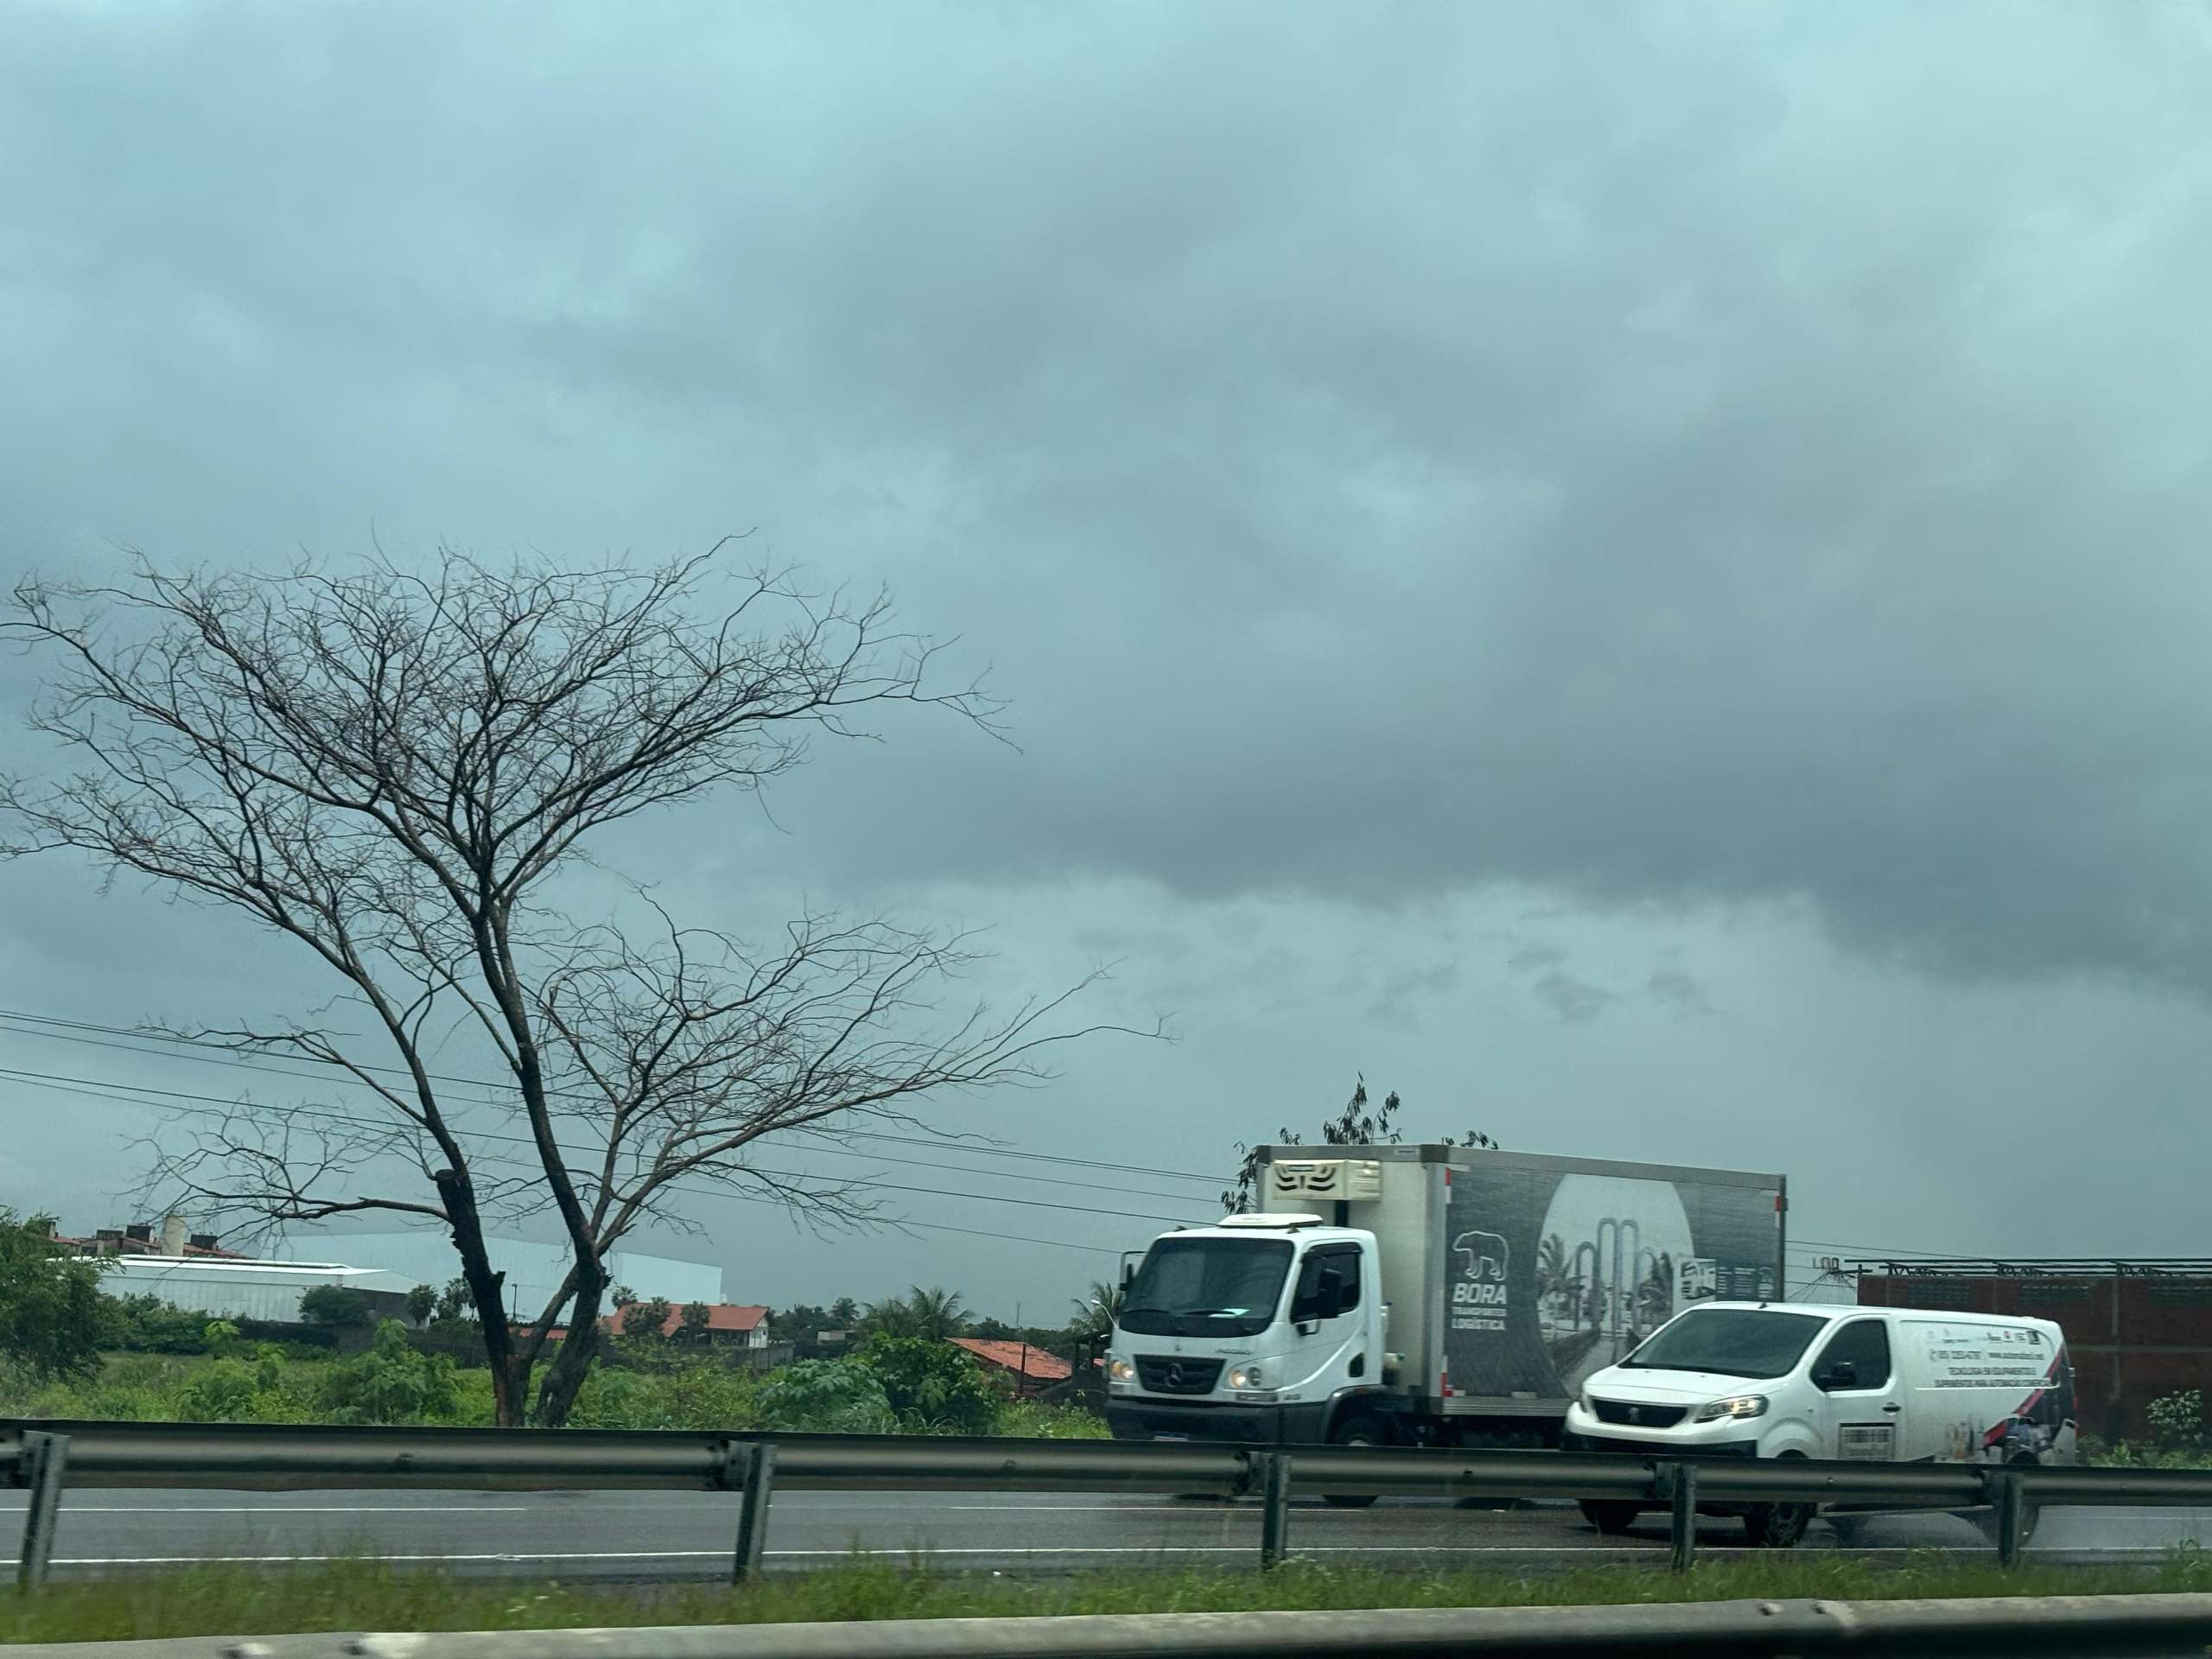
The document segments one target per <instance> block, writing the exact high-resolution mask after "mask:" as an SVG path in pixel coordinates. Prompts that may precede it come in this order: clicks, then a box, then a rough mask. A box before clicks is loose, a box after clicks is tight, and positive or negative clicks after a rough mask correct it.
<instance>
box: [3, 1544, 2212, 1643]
mask: <svg viewBox="0 0 2212 1659" xmlns="http://www.w3.org/2000/svg"><path fill="white" fill-rule="evenodd" d="M2139 1591H2197V1592H2207V1591H2212V1557H2208V1556H2204V1555H2200V1554H2198V1553H2196V1552H2195V1551H2189V1550H2185V1551H2182V1552H2179V1553H2177V1554H2175V1555H2174V1556H2173V1557H2172V1558H2171V1559H2170V1560H2167V1561H2166V1562H2165V1563H2164V1564H2163V1565H2160V1566H2158V1567H2143V1568H2113V1567H2098V1568H2064V1567H2026V1568H2023V1569H2020V1570H2018V1571H2016V1572H2011V1573H2007V1572H2005V1571H2004V1570H2003V1569H2001V1568H1999V1567H1996V1566H1994V1565H1980V1564H1961V1563H1958V1562H1956V1561H1955V1560H1946V1559H1943V1558H1941V1557H1936V1556H1930V1557H1929V1558H1927V1559H1924V1560H1922V1559H1910V1560H1906V1561H1905V1562H1904V1563H1903V1564H1901V1565H1878V1564H1875V1563H1872V1562H1867V1561H1863V1560H1811V1559H1808V1558H1805V1557H1802V1556H1801V1557H1794V1558H1793V1557H1789V1556H1777V1557H1772V1558H1762V1559H1758V1560H1745V1561H1719V1562H1713V1563H1709V1564H1707V1565H1705V1566H1701V1567H1699V1568H1698V1569H1697V1570H1696V1571H1695V1572H1694V1573H1691V1574H1690V1575H1689V1576H1688V1577H1687V1578H1681V1579H1677V1578H1672V1577H1669V1575H1667V1574H1665V1573H1656V1572H1653V1573H1645V1572H1623V1571H1621V1570H1620V1569H1619V1568H1618V1567H1611V1568H1605V1569H1599V1570H1592V1571H1582V1572H1571V1573H1546V1574H1542V1575H1540V1576H1530V1577H1525V1578H1522V1577H1511V1576H1507V1575H1503V1574H1499V1573H1471V1572H1452V1573H1387V1572H1377V1571H1373V1570H1369V1569H1351V1570H1347V1569H1344V1568H1340V1567H1328V1566H1325V1565H1320V1564H1318V1563H1311V1562H1300V1563H1293V1564H1290V1565H1288V1566H1286V1567H1283V1568H1282V1569H1281V1571H1279V1572H1276V1573H1270V1574H1266V1575H1262V1574H1260V1573H1229V1572H1218V1571H1175V1572H1161V1573H1101V1574H1096V1575H1091V1576H1085V1577H1077V1578H1067V1579H1052V1580H1033V1579H1007V1578H1001V1577H999V1576H996V1575H994V1574H972V1573H947V1572H942V1571H939V1570H938V1569H936V1568H934V1567H931V1565H930V1564H929V1563H928V1562H927V1561H926V1560H917V1561H916V1562H915V1564H914V1565H913V1566H912V1567H911V1568H906V1569H902V1568H899V1567H894V1566H891V1565H887V1564H885V1563H881V1562H875V1561H855V1562H853V1563H851V1564H850V1565H847V1566H842V1567H831V1568H828V1569H825V1570H823V1571H819V1572H814V1573H804V1574H789V1575H783V1576H771V1577H769V1578H766V1579H765V1580H761V1581H760V1582H759V1583H757V1584H755V1585H753V1586H748V1587H747V1588H745V1589H741V1590H738V1589H728V1588H721V1587H715V1586H659V1587H650V1586H646V1587H641V1586H584V1585H563V1584H558V1583H554V1582H550V1581H536V1582H526V1583H521V1584H517V1583H513V1582H505V1583H495V1582H491V1581H487V1580H470V1579H461V1578H454V1577H451V1576H449V1575H448V1574H446V1573H439V1572H433V1571H423V1570H420V1569H416V1568H404V1569H403V1568H399V1567H393V1566H391V1565H390V1564H388V1563H385V1562H381V1561H378V1560H375V1559H373V1558H369V1557H365V1558H362V1559H360V1560H352V1561H339V1562H330V1563H327V1564H323V1565H320V1566H316V1567H302V1568H299V1569H296V1570H293V1571H289V1572H277V1573H271V1572H269V1571H266V1570H265V1569H252V1570H249V1569H245V1568H241V1567H198V1568H188V1569H185V1570H181V1571H178V1572H165V1573H157V1574H146V1575H143V1576H140V1575H135V1574H133V1575H125V1576H119V1577H116V1578H111V1579H103V1580H97V1581H86V1582H83V1583H75V1584H72V1583H67V1582H64V1583H60V1584H55V1585H52V1586H48V1587H47V1588H46V1589H44V1590H41V1591H39V1592H35V1593H34V1594H31V1595H25V1596H10V1597H8V1598H5V1599H4V1601H0V1609H4V1611H0V1643H13V1642H91V1641H114V1640H124V1639H127V1638H131V1637H183V1636H245V1635H251V1636H281V1635H288V1634H290V1633H293V1632H296V1631H303V1630H558V1629H565V1628H572V1627H575V1626H580V1625H633V1626H634V1625H655V1624H766V1623H780V1622H791V1621H798V1620H827V1619H886V1618H963V1617H976V1616H985V1617H994V1618H1019V1617H1022V1616H1025V1615H1054V1614H1071V1613H1169V1612H1177V1613H1195V1612H1243V1611H1262V1610H1273V1609H1290V1610H1297V1609H1317V1610H1318V1609H1354V1608H1366V1607H1522V1606H1557V1605H1601V1604H1602V1605H1614V1604H1620V1603H1637V1602H1675V1601H1731V1600H1737V1599H1746V1598H1772V1599H1788V1598H1791V1597H1821V1598H1826V1599H1834V1600H1889V1599H1897V1598H1901V1597H1911V1596H2060V1595H2109V1594H2114V1593H2119V1592H2139Z"/></svg>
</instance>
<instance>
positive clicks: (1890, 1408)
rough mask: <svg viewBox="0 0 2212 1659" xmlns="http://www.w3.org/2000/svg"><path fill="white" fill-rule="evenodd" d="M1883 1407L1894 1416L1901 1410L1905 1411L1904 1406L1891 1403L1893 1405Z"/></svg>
mask: <svg viewBox="0 0 2212 1659" xmlns="http://www.w3.org/2000/svg"><path fill="white" fill-rule="evenodd" d="M1882 1409H1883V1410H1884V1411H1886V1412H1888V1413H1889V1414H1890V1415H1891V1416H1892V1417H1894V1416H1896V1415H1897V1413H1899V1412H1901V1411H1903V1410H1904V1407H1903V1406H1900V1405H1896V1404H1891V1405H1886V1406H1884V1407H1883V1408H1882Z"/></svg>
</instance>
